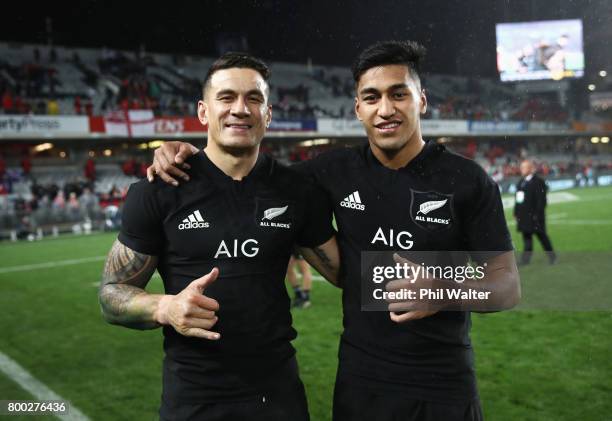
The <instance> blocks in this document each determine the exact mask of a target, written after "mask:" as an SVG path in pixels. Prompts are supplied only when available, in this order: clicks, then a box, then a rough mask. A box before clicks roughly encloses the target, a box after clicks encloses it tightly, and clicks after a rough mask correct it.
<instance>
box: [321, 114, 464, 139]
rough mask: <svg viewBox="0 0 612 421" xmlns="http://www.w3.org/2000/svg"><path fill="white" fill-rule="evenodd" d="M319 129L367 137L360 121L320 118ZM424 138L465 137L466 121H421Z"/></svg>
mask: <svg viewBox="0 0 612 421" xmlns="http://www.w3.org/2000/svg"><path fill="white" fill-rule="evenodd" d="M317 128H318V131H319V134H321V135H340V136H365V130H364V128H363V125H362V124H361V121H359V120H343V119H333V118H320V119H318V120H317ZM421 129H422V131H423V135H424V136H432V135H463V134H468V133H469V125H468V122H467V121H466V120H421Z"/></svg>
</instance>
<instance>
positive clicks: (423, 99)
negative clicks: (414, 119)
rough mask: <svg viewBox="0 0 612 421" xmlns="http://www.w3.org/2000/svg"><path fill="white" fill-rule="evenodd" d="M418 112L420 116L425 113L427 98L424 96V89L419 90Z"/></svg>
mask: <svg viewBox="0 0 612 421" xmlns="http://www.w3.org/2000/svg"><path fill="white" fill-rule="evenodd" d="M419 102H420V106H419V111H420V113H421V114H425V113H426V112H427V96H426V95H425V89H421V100H420V101H419Z"/></svg>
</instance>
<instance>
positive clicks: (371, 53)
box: [352, 41, 427, 84]
mask: <svg viewBox="0 0 612 421" xmlns="http://www.w3.org/2000/svg"><path fill="white" fill-rule="evenodd" d="M426 51H427V50H426V49H425V47H423V46H422V45H421V44H419V43H418V42H415V41H381V42H377V43H376V44H374V45H371V46H369V47H368V48H366V49H365V50H363V51H362V52H361V54H359V56H358V57H357V60H355V62H354V63H353V67H352V70H353V79H355V84H357V83H359V79H360V78H361V75H363V74H364V73H365V72H367V71H368V70H369V69H371V68H372V67H378V66H386V65H390V64H403V65H405V66H408V69H410V72H411V74H412V76H413V77H415V78H416V79H417V80H419V81H420V77H419V73H420V71H421V69H420V65H421V60H422V59H423V57H425V53H426Z"/></svg>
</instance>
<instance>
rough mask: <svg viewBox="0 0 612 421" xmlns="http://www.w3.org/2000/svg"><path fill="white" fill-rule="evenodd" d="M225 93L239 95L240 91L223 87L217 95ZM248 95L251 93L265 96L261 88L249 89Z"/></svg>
mask: <svg viewBox="0 0 612 421" xmlns="http://www.w3.org/2000/svg"><path fill="white" fill-rule="evenodd" d="M223 95H238V92H236V91H234V90H233V89H222V90H220V91H219V92H217V94H216V96H217V97H220V96H223ZM246 95H247V96H249V95H259V96H261V97H263V96H264V94H263V92H261V91H260V90H259V89H251V90H250V91H247V93H246Z"/></svg>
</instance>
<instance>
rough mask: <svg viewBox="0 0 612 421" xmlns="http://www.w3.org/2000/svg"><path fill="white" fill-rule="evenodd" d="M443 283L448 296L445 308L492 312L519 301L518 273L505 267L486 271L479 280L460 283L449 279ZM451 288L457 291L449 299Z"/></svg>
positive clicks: (506, 308)
mask: <svg viewBox="0 0 612 421" xmlns="http://www.w3.org/2000/svg"><path fill="white" fill-rule="evenodd" d="M445 285H446V289H447V290H448V291H447V292H446V294H445V295H446V297H447V298H448V299H447V301H446V306H445V307H446V308H445V309H447V310H467V311H474V312H494V311H502V310H508V309H511V308H513V307H515V306H516V305H517V304H518V303H519V301H520V282H519V278H518V274H517V273H515V272H514V271H512V270H510V269H507V268H496V269H494V270H491V271H487V273H486V275H485V276H484V277H483V278H482V279H480V280H475V279H468V280H465V281H464V282H462V283H457V282H454V281H450V284H449V283H448V282H447V283H446V284H445ZM451 290H455V291H458V292H459V294H458V297H457V296H456V295H454V296H453V299H450V297H449V296H450V291H451ZM455 294H457V293H456V292H455ZM455 297H457V298H455Z"/></svg>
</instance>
